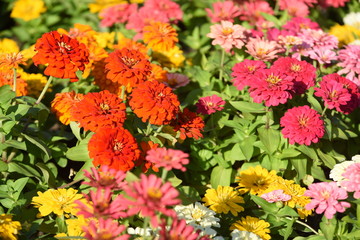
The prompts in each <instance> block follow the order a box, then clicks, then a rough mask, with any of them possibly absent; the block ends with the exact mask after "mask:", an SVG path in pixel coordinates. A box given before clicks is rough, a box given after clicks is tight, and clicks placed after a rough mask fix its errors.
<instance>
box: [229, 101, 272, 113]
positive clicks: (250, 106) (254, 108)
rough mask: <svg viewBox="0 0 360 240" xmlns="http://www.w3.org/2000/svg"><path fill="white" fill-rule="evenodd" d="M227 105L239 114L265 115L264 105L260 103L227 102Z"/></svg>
mask: <svg viewBox="0 0 360 240" xmlns="http://www.w3.org/2000/svg"><path fill="white" fill-rule="evenodd" d="M229 103H230V104H231V105H232V106H233V107H234V108H236V109H237V110H239V111H241V112H249V113H265V112H266V110H265V107H264V105H262V104H260V103H252V102H246V101H229Z"/></svg>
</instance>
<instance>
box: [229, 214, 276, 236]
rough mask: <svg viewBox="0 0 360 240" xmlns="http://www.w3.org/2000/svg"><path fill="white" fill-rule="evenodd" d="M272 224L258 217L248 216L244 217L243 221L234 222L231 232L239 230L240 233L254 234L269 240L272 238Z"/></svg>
mask: <svg viewBox="0 0 360 240" xmlns="http://www.w3.org/2000/svg"><path fill="white" fill-rule="evenodd" d="M269 227H270V224H269V223H268V222H266V221H264V220H261V219H259V218H256V217H251V216H246V217H245V218H244V217H242V218H241V220H239V221H236V222H234V223H233V224H232V225H231V227H230V230H235V229H238V230H240V231H247V232H253V233H255V234H256V235H258V236H259V237H261V238H262V239H264V240H269V239H270V238H271V236H270V235H269V234H268V233H270V229H269Z"/></svg>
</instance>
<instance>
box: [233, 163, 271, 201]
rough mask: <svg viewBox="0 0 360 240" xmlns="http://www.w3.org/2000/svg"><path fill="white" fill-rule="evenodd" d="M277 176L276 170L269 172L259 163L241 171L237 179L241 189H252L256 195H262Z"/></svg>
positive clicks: (251, 191) (252, 192)
mask: <svg viewBox="0 0 360 240" xmlns="http://www.w3.org/2000/svg"><path fill="white" fill-rule="evenodd" d="M276 178H277V175H276V172H275V170H272V171H270V172H269V171H268V170H267V169H265V168H263V167H261V166H260V165H257V166H256V167H250V168H249V169H246V170H244V171H241V172H240V174H239V176H238V177H237V181H238V182H239V188H241V190H246V191H250V193H251V194H254V195H261V194H263V193H265V191H266V190H267V189H268V187H270V185H271V184H272V183H273V182H274V181H275V180H276Z"/></svg>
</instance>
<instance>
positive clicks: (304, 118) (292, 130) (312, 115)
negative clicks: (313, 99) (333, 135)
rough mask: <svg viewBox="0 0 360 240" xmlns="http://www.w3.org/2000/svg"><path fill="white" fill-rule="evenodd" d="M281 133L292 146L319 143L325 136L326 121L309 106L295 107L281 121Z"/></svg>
mask: <svg viewBox="0 0 360 240" xmlns="http://www.w3.org/2000/svg"><path fill="white" fill-rule="evenodd" d="M280 125H281V126H282V127H283V129H282V130H281V133H282V134H283V136H284V138H288V139H289V142H290V144H295V143H298V144H305V145H308V146H309V145H310V144H311V143H317V142H318V141H319V139H320V138H322V137H323V136H324V133H325V127H324V121H323V120H322V119H321V116H320V114H319V113H318V112H317V111H315V110H314V109H311V108H310V107H309V106H307V105H306V106H301V107H293V108H291V109H289V110H288V111H287V112H286V113H285V114H284V116H283V117H282V118H281V119H280Z"/></svg>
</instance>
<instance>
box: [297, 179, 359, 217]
mask: <svg viewBox="0 0 360 240" xmlns="http://www.w3.org/2000/svg"><path fill="white" fill-rule="evenodd" d="M359 183H360V182H359ZM359 183H358V184H359ZM304 195H305V196H309V197H311V198H312V199H311V202H310V203H308V204H307V205H306V206H305V208H306V209H307V210H312V209H314V208H316V210H315V212H316V213H317V214H320V213H324V215H325V217H326V218H327V219H332V218H333V217H334V215H335V213H337V212H345V208H348V207H350V206H351V205H350V203H348V202H339V201H338V200H343V199H346V198H347V197H348V195H347V192H346V191H345V189H343V188H339V187H338V185H337V184H336V182H320V183H313V184H311V185H310V186H309V190H306V191H305V193H304Z"/></svg>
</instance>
